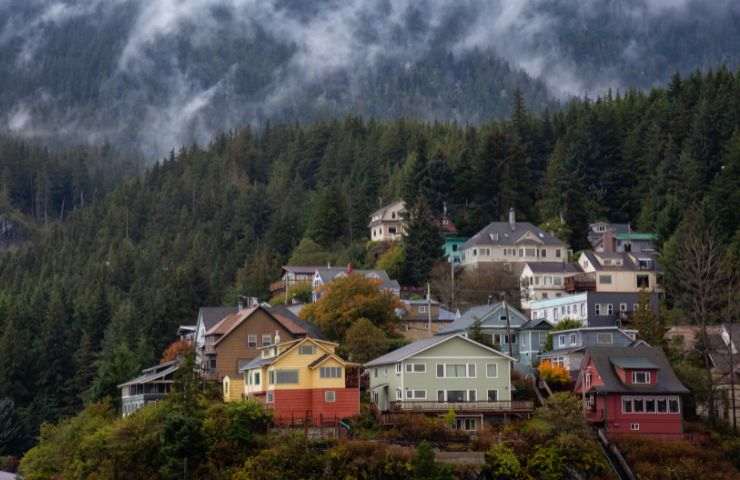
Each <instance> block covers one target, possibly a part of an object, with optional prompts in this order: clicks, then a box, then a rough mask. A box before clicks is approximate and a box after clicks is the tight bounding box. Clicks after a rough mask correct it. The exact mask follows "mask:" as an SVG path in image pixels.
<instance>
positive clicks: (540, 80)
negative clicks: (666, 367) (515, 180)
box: [0, 0, 740, 155]
mask: <svg viewBox="0 0 740 480" xmlns="http://www.w3.org/2000/svg"><path fill="white" fill-rule="evenodd" d="M162 5H165V6H164V7H163V6H162ZM738 22H740V9H739V8H738V5H737V2H734V1H733V0H715V1H712V2H706V1H703V0H680V1H679V0H664V1H661V2H655V1H652V0H598V1H592V2H589V5H588V7H587V8H585V7H584V6H583V3H582V2H580V1H576V0H571V1H563V2H556V3H553V2H549V1H544V0H518V1H515V2H511V1H488V0H473V1H469V2H452V3H450V2H439V1H434V0H429V1H424V2H387V1H385V0H372V1H366V0H353V1H345V2H334V1H332V0H315V1H310V2H299V1H285V0H276V1H267V2H247V1H242V0H235V1H231V2H226V1H222V0H203V1H198V2H174V3H172V2H169V3H160V2H148V1H143V0H117V1H101V0H67V1H64V2H58V1H52V0H36V1H32V2H29V1H26V0H9V1H5V2H2V4H0V112H2V114H1V115H0V130H4V129H7V130H10V131H12V132H16V133H18V134H22V135H25V136H28V137H34V138H41V139H47V140H53V141H54V142H55V143H57V144H59V143H60V142H65V143H66V144H74V143H76V142H98V143H99V142H105V141H110V142H111V143H114V144H116V145H117V146H119V147H123V148H129V149H140V150H143V151H144V152H146V153H147V154H152V152H156V154H158V155H161V154H163V153H164V152H167V151H168V150H169V149H170V148H173V147H176V146H178V145H183V144H188V143H192V142H193V141H199V142H201V143H205V142H206V141H207V140H208V139H210V137H211V136H212V135H213V134H214V132H219V131H225V130H228V129H231V128H238V127H241V126H243V125H246V124H250V125H253V126H261V125H263V124H264V123H265V122H266V121H268V120H272V121H283V122H284V121H315V120H324V119H328V118H336V117H337V116H341V115H345V114H358V115H362V116H363V117H365V118H368V117H373V118H377V119H393V118H398V117H399V116H407V117H412V118H419V119H424V120H427V121H434V120H447V121H458V122H461V123H467V122H470V123H480V122H484V121H486V120H489V119H494V118H499V119H500V118H506V117H508V116H509V115H510V114H511V106H512V97H513V93H514V90H515V89H516V88H518V89H519V90H521V92H522V93H523V95H524V97H525V98H526V99H527V103H528V106H529V108H530V110H532V111H538V112H539V111H544V110H545V109H546V108H548V107H552V106H553V105H554V104H555V103H556V100H554V99H568V98H570V97H571V96H573V95H575V96H583V95H594V92H603V91H606V89H607V88H609V87H612V88H613V89H614V90H615V91H616V90H617V89H622V90H624V89H625V88H626V87H639V88H650V87H652V86H655V85H657V84H660V83H665V82H667V81H668V80H669V76H670V75H671V73H673V72H680V73H682V74H688V73H690V72H691V71H694V70H695V69H707V68H711V67H713V66H716V65H720V64H727V65H728V66H730V67H731V68H734V67H736V66H737V65H738V60H739V59H740V57H739V56H738V49H737V48H736V46H737V45H738V44H740V34H739V33H738V29H737V28H736V25H737V24H738Z"/></svg>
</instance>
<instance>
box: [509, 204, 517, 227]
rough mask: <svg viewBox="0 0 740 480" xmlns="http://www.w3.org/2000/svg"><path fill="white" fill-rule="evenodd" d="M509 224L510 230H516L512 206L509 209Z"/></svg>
mask: <svg viewBox="0 0 740 480" xmlns="http://www.w3.org/2000/svg"><path fill="white" fill-rule="evenodd" d="M509 226H510V227H511V231H514V230H516V213H515V212H514V208H513V207H512V208H510V209H509Z"/></svg>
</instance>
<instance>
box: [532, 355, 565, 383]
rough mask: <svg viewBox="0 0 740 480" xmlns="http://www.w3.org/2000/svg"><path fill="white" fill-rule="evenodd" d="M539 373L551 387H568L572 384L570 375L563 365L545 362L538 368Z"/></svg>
mask: <svg viewBox="0 0 740 480" xmlns="http://www.w3.org/2000/svg"><path fill="white" fill-rule="evenodd" d="M537 372H539V374H540V378H541V379H542V380H544V381H546V382H547V383H548V384H550V385H561V386H562V385H568V384H569V383H570V375H569V374H568V370H566V369H565V367H562V366H561V365H557V364H555V363H552V362H548V361H544V362H540V364H539V365H538V366H537Z"/></svg>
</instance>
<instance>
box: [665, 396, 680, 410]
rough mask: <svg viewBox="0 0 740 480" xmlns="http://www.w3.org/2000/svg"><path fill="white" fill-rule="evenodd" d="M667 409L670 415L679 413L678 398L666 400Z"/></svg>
mask: <svg viewBox="0 0 740 480" xmlns="http://www.w3.org/2000/svg"><path fill="white" fill-rule="evenodd" d="M668 409H669V410H670V412H671V413H678V412H679V406H678V397H671V398H669V399H668Z"/></svg>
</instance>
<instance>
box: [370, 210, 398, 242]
mask: <svg viewBox="0 0 740 480" xmlns="http://www.w3.org/2000/svg"><path fill="white" fill-rule="evenodd" d="M405 215H406V204H405V203H404V201H403V200H396V201H395V202H393V203H391V204H388V205H386V206H384V207H382V208H380V209H378V210H376V211H374V212H373V213H372V214H371V215H370V223H369V225H368V227H369V228H370V240H372V241H373V242H395V241H398V240H401V238H402V237H403V235H405V234H406V225H407V224H406V219H405Z"/></svg>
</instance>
